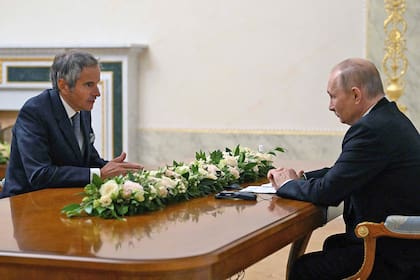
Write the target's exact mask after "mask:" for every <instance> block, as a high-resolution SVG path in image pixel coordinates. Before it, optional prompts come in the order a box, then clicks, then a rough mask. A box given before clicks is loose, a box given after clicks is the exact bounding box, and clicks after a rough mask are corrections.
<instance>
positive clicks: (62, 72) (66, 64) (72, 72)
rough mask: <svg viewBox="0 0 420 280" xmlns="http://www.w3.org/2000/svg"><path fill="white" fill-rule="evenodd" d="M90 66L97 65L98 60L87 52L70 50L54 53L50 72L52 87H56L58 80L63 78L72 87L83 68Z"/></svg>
mask: <svg viewBox="0 0 420 280" xmlns="http://www.w3.org/2000/svg"><path fill="white" fill-rule="evenodd" d="M92 66H99V61H98V59H96V58H95V57H94V56H93V55H91V54H90V53H87V52H82V51H78V50H70V51H67V52H64V53H61V54H58V55H56V56H55V58H54V62H53V64H52V66H51V72H50V76H51V82H52V86H53V88H55V89H58V81H59V80H60V79H64V81H66V83H67V84H68V85H69V87H70V89H73V88H74V87H75V86H76V81H77V80H78V79H79V78H80V73H81V72H82V70H83V68H85V67H92Z"/></svg>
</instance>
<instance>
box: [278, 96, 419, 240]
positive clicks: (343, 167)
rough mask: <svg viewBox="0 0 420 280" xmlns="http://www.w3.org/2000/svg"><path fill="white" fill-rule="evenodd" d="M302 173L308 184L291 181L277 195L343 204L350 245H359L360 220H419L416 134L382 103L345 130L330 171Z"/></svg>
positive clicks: (393, 106) (388, 104)
mask: <svg viewBox="0 0 420 280" xmlns="http://www.w3.org/2000/svg"><path fill="white" fill-rule="evenodd" d="M305 174H306V176H307V179H308V180H292V181H290V182H288V183H286V184H285V185H284V186H282V187H281V188H280V189H279V190H278V191H277V194H278V195H279V196H282V197H287V198H293V199H298V200H304V201H309V202H312V203H315V204H318V205H326V206H329V205H338V204H339V203H340V202H341V201H343V200H344V213H343V217H344V220H345V223H346V233H347V234H348V235H349V237H350V240H354V241H356V242H359V240H358V239H357V238H356V236H355V234H354V228H355V226H356V225H357V224H358V223H360V222H362V221H371V222H383V221H384V220H385V218H386V217H387V216H388V215H392V214H394V215H395V214H401V215H420V135H419V133H418V131H417V130H416V128H415V127H414V126H413V124H412V123H411V122H410V120H409V119H408V118H407V117H406V116H405V115H404V114H403V113H401V112H400V111H399V110H398V108H397V106H396V104H395V103H394V102H389V101H388V100H387V99H385V98H383V99H382V100H380V101H379V102H378V104H376V105H375V106H374V107H373V108H372V110H371V111H370V113H369V114H367V115H366V116H364V117H362V118H361V119H360V120H359V121H357V122H356V123H355V124H354V125H352V126H351V127H350V128H349V130H348V131H347V133H346V134H345V136H344V140H343V143H342V152H341V154H340V156H339V158H338V159H337V161H336V162H335V164H334V166H333V167H331V168H324V169H320V170H317V171H313V172H308V173H305ZM417 245H418V242H417ZM390 246H391V245H390ZM398 246H399V245H398ZM378 247H379V246H378Z"/></svg>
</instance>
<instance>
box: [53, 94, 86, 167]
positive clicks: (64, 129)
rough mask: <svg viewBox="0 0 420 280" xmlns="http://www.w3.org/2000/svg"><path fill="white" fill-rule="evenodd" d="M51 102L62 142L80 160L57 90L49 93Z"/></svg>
mask: <svg viewBox="0 0 420 280" xmlns="http://www.w3.org/2000/svg"><path fill="white" fill-rule="evenodd" d="M50 96H51V101H52V105H53V106H52V110H53V112H54V116H55V118H56V120H57V123H58V127H59V128H60V131H61V133H62V134H63V138H64V141H66V142H67V143H68V144H69V146H70V148H71V149H72V150H73V152H74V155H76V157H77V158H78V160H80V161H81V160H82V154H81V152H80V149H79V144H78V143H77V139H76V136H75V135H74V133H73V127H72V125H71V123H70V120H69V118H68V116H67V113H66V110H65V109H64V105H63V103H61V100H60V97H59V93H58V92H57V90H54V89H53V90H51V91H50Z"/></svg>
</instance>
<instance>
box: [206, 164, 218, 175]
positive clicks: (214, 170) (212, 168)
mask: <svg viewBox="0 0 420 280" xmlns="http://www.w3.org/2000/svg"><path fill="white" fill-rule="evenodd" d="M207 171H208V172H209V173H211V174H213V175H217V172H218V171H220V169H219V168H217V166H216V165H213V164H209V165H208V166H207Z"/></svg>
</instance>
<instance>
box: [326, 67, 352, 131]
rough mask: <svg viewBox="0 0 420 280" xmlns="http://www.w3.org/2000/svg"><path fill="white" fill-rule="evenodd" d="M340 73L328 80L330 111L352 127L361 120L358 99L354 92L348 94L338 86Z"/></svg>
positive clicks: (333, 74)
mask: <svg viewBox="0 0 420 280" xmlns="http://www.w3.org/2000/svg"><path fill="white" fill-rule="evenodd" d="M337 77H338V73H332V74H331V75H330V78H329V80H328V89H327V92H328V95H329V96H330V104H329V110H330V111H333V112H334V113H335V115H336V116H337V117H338V118H339V119H340V121H341V122H342V123H345V124H348V125H352V124H353V123H355V122H356V121H357V119H358V118H359V117H358V116H359V114H358V113H359V112H358V106H357V104H358V98H357V97H356V96H355V94H354V92H352V91H350V92H346V91H345V90H344V89H342V88H341V87H340V86H339V85H338V79H337Z"/></svg>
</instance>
